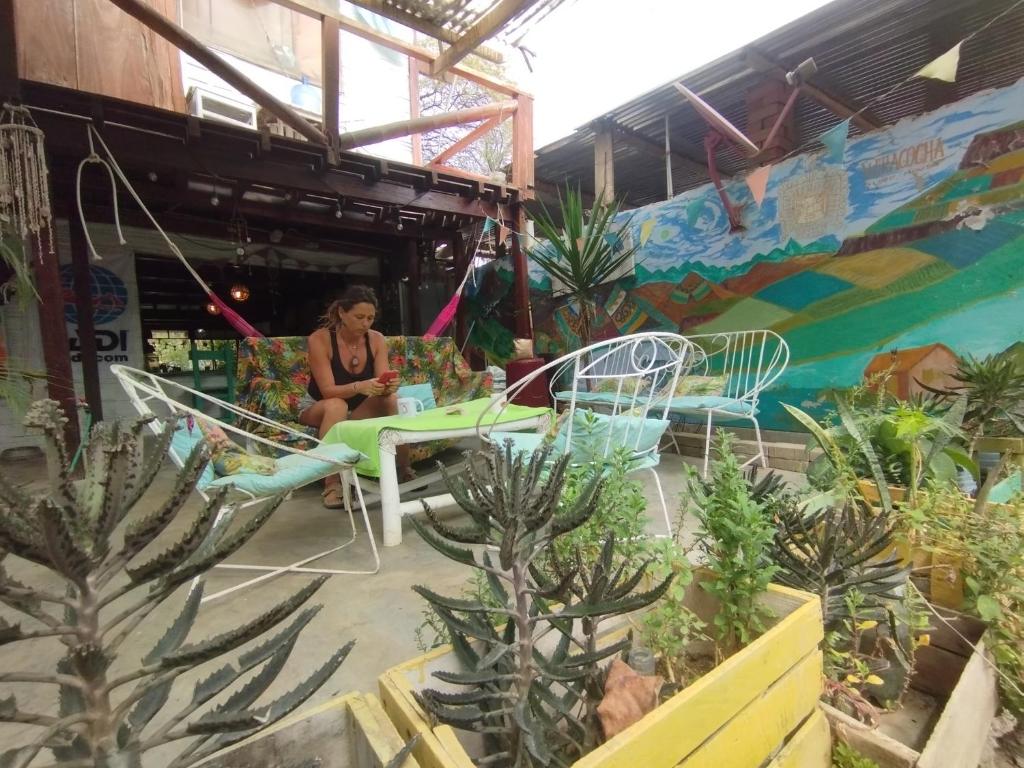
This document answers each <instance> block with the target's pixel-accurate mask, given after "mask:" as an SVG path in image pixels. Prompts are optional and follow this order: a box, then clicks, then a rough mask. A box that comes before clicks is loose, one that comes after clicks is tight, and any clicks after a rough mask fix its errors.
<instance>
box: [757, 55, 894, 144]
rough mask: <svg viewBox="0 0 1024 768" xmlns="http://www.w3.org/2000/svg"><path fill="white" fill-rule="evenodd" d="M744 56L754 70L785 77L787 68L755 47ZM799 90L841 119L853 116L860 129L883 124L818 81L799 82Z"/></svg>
mask: <svg viewBox="0 0 1024 768" xmlns="http://www.w3.org/2000/svg"><path fill="white" fill-rule="evenodd" d="M744 57H745V58H746V61H747V63H748V64H749V65H750V67H751V69H753V70H754V71H756V72H764V73H765V74H768V75H771V76H772V77H775V78H779V79H782V80H785V79H786V73H787V71H788V70H787V69H786V68H785V67H784V66H782V64H780V63H779V62H777V61H775V60H773V59H771V58H769V57H768V56H766V55H765V54H763V53H761V52H760V51H758V50H757V49H756V48H747V49H746V51H745V53H744ZM818 79H819V81H820V79H821V78H820V76H818ZM800 90H801V91H802V92H803V93H805V94H807V95H808V96H810V97H811V98H812V99H814V100H815V101H816V102H818V103H819V104H821V106H823V107H825V108H826V109H828V110H829V111H831V112H833V113H834V114H836V115H838V116H839V117H841V118H843V119H845V118H848V117H850V118H853V122H854V123H855V124H856V125H857V127H858V128H860V129H861V130H862V131H874V130H876V129H878V128H880V127H882V125H883V123H882V121H881V120H879V119H878V118H877V117H876V116H875V115H873V114H872V113H871V112H870V110H864V111H863V112H862V111H861V108H860V107H858V106H857V105H856V104H854V103H853V102H851V101H849V100H847V99H845V98H843V96H842V95H841V94H839V93H836V92H835V91H834V90H826V89H825V88H823V87H822V86H821V84H820V82H819V84H818V85H815V84H814V83H801V84H800Z"/></svg>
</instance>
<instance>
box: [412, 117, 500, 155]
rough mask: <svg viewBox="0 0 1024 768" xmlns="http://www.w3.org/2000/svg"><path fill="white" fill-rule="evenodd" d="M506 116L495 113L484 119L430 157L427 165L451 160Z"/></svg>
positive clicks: (491, 129) (495, 126)
mask: <svg viewBox="0 0 1024 768" xmlns="http://www.w3.org/2000/svg"><path fill="white" fill-rule="evenodd" d="M505 117H507V116H501V115H496V116H495V117H492V118H491V119H489V120H485V121H484V122H482V123H480V125H478V126H477V127H476V128H474V129H473V130H472V131H470V132H469V133H467V134H466V135H465V136H463V137H462V138H461V139H459V140H458V141H456V142H455V143H454V144H452V145H451V146H450V147H448V148H447V149H445V150H444V151H443V152H441V153H440V154H439V155H438V156H437V157H435V158H434V159H432V160H431V161H430V162H429V163H427V165H444V164H445V163H447V162H448V161H449V160H451V159H452V158H453V157H454V156H455V155H457V154H459V152H461V151H462V150H464V149H466V148H467V147H469V146H470V145H471V144H472V143H473V142H475V141H476V140H477V139H479V138H481V137H482V136H485V135H486V134H488V133H490V132H491V131H493V130H494V129H495V128H497V127H498V126H499V125H501V123H502V122H503V121H504V120H505Z"/></svg>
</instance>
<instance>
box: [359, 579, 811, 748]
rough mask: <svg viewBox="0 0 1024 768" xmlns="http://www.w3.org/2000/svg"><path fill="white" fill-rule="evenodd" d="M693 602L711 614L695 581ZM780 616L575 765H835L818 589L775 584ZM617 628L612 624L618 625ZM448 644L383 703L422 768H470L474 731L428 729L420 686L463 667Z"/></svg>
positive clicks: (411, 668) (391, 676)
mask: <svg viewBox="0 0 1024 768" xmlns="http://www.w3.org/2000/svg"><path fill="white" fill-rule="evenodd" d="M690 595H691V597H692V602H691V607H692V608H693V610H695V611H696V612H697V614H698V615H699V616H701V618H703V619H705V620H708V619H709V618H710V616H711V615H713V612H714V601H713V598H711V597H710V595H708V594H707V593H706V592H704V591H703V590H701V589H699V588H698V587H697V586H696V582H695V583H694V585H692V588H691V590H690ZM763 599H764V602H765V603H766V604H768V605H769V606H770V607H771V608H772V609H773V611H774V612H775V615H776V620H775V623H774V624H773V625H772V627H771V628H770V629H769V630H768V631H767V632H765V634H764V635H762V636H761V637H759V638H758V639H757V640H755V641H754V642H753V643H751V644H750V645H749V646H747V647H746V648H744V649H743V650H741V651H740V652H739V653H737V654H735V655H734V656H732V657H730V658H728V659H726V660H725V661H724V662H722V663H721V664H720V665H718V666H717V667H716V668H715V669H713V670H712V671H711V672H709V673H708V674H706V675H704V676H703V677H701V678H700V679H699V680H697V681H696V682H694V683H693V684H692V685H690V686H689V687H687V688H685V689H683V690H682V691H680V692H679V693H677V694H676V695H675V696H673V697H672V698H671V699H670V700H669V701H667V702H665V703H664V704H662V705H661V706H660V707H658V708H657V709H656V710H654V711H653V712H651V713H650V714H648V715H647V716H646V717H644V718H643V719H642V720H640V721H639V722H637V723H635V724H634V725H632V726H631V727H629V728H627V729H626V730H624V731H623V732H621V733H619V734H618V735H617V736H615V737H614V738H612V739H611V740H609V741H608V742H606V743H605V744H603V745H601V746H600V747H598V748H597V749H596V750H594V751H593V752H591V753H590V754H588V755H586V756H585V757H583V758H581V759H580V760H578V761H577V762H576V763H574V765H573V768H673V767H674V766H683V767H685V768H760V767H761V766H766V768H828V766H829V765H831V758H830V750H831V741H830V738H829V733H828V727H827V723H826V721H825V719H824V717H823V716H822V714H821V711H820V710H819V708H818V698H819V696H820V695H821V684H822V656H821V651H820V650H819V647H818V646H819V643H820V642H821V640H822V636H823V630H822V623H821V607H820V604H819V601H818V598H817V597H816V596H814V595H810V594H807V593H806V592H800V591H797V590H793V589H788V588H786V587H780V586H776V585H772V586H771V587H770V588H769V591H768V592H767V594H766V595H765V596H764V598H763ZM613 631H614V630H613ZM456 668H458V662H457V661H456V659H455V657H454V656H453V655H452V654H451V652H450V648H449V647H448V646H445V647H443V648H438V649H436V650H434V651H432V652H431V653H428V654H426V655H425V656H421V657H419V658H417V659H413V660H412V661H409V662H406V663H405V664H401V665H399V666H397V667H394V668H392V669H390V670H388V671H387V672H385V673H384V674H383V675H381V677H380V678H379V680H378V683H379V686H380V697H381V702H382V703H383V705H384V709H385V711H386V712H387V713H388V715H389V716H390V717H391V720H392V722H394V724H395V727H396V728H397V729H398V732H399V733H400V734H401V735H402V737H403V738H405V739H410V738H412V736H414V735H419V736H420V741H419V743H418V745H417V748H416V750H415V751H414V754H415V755H416V758H417V759H418V760H419V762H420V765H421V766H423V768H473V763H472V761H471V760H470V757H469V753H470V752H472V751H473V749H474V745H479V741H478V740H476V738H475V735H474V734H471V733H467V732H465V731H459V732H458V735H456V731H455V730H453V729H452V728H450V727H449V726H446V725H438V726H435V727H431V725H430V723H429V722H428V721H427V718H426V715H425V713H424V712H423V710H422V709H421V708H420V707H419V705H418V704H417V703H416V701H415V699H414V698H413V691H415V690H419V689H422V688H427V687H443V686H442V685H441V684H440V683H439V682H438V681H437V680H436V679H434V678H432V677H431V673H432V672H433V671H435V670H441V669H456Z"/></svg>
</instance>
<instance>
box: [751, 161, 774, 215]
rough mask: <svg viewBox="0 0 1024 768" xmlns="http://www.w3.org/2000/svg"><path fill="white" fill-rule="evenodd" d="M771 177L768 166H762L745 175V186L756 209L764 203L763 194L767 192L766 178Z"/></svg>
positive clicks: (770, 170)
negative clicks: (748, 189)
mask: <svg viewBox="0 0 1024 768" xmlns="http://www.w3.org/2000/svg"><path fill="white" fill-rule="evenodd" d="M771 175H772V167H771V166H770V165H762V166H761V167H760V168H755V169H754V170H752V171H751V172H750V173H748V174H747V179H746V181H747V186H748V187H749V188H750V194H751V196H752V197H753V198H754V202H755V203H757V206H758V207H761V203H762V202H763V201H764V195H765V192H767V191H768V177H769V176H771Z"/></svg>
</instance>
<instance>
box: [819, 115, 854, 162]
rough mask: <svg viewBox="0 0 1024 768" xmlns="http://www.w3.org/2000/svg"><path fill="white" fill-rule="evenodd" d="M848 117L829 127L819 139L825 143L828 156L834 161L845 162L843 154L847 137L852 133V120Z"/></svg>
mask: <svg viewBox="0 0 1024 768" xmlns="http://www.w3.org/2000/svg"><path fill="white" fill-rule="evenodd" d="M851 119H852V118H849V117H848V118H846V119H845V120H843V122H841V123H839V125H837V126H835V127H834V128H829V129H828V130H827V131H825V132H824V133H823V134H821V136H819V137H818V141H820V142H821V143H822V144H824V145H825V150H826V157H827V158H828V159H829V160H830V161H831V162H833V163H841V162H843V155H844V154H845V153H846V138H847V137H848V136H849V135H850V120H851Z"/></svg>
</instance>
